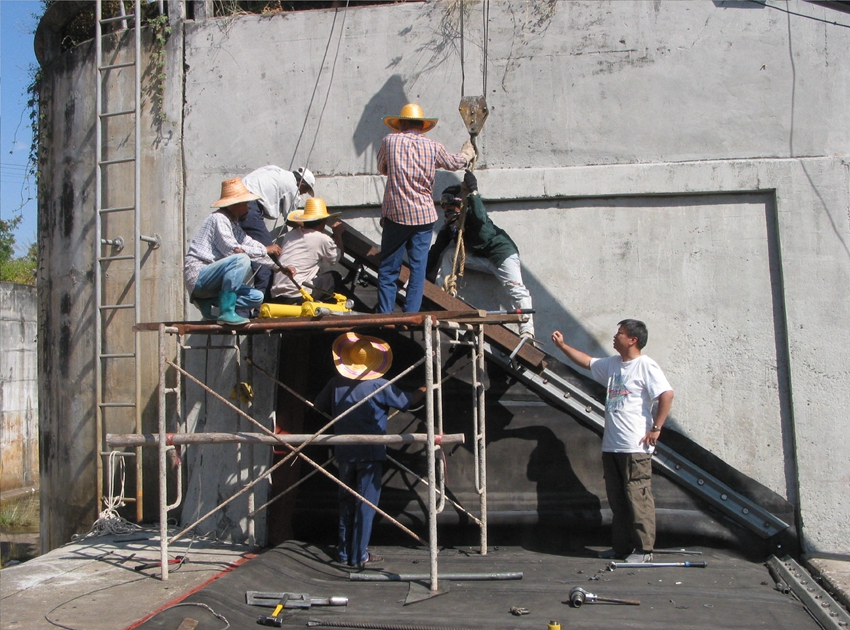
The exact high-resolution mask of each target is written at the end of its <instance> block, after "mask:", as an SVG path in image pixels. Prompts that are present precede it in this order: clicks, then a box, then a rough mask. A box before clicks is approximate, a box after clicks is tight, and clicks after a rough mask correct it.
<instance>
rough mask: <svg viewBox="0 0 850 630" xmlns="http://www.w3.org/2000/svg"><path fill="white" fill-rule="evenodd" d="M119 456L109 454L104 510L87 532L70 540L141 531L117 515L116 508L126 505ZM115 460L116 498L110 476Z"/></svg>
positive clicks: (122, 470)
mask: <svg viewBox="0 0 850 630" xmlns="http://www.w3.org/2000/svg"><path fill="white" fill-rule="evenodd" d="M119 455H120V453H119V452H118V451H112V452H111V453H110V454H109V465H108V470H109V483H108V484H107V485H108V489H107V496H105V497H103V503H104V505H105V506H106V507H105V509H104V510H103V511H102V512H101V513H100V514H98V516H97V520H96V521H95V522H94V524H93V525H92V526H91V529H90V530H89V531H88V532H86V533H85V534H82V535H80V534H74V535H73V536H72V537H71V540H73V541H76V540H85V539H86V538H97V537H98V536H107V535H110V534H129V533H132V532H136V531H139V530H141V529H143V528H142V527H140V526H139V525H136V524H135V523H131V522H130V521H128V520H127V519H125V518H124V517H122V516H121V515H120V514H118V508H120V507H124V506H125V505H126V503H124V481H125V478H126V473H125V469H124V458H123V457H120V456H119ZM116 459H117V460H118V464H119V465H118V469H119V476H120V478H121V490H120V492H119V494H118V496H117V497H116V496H115V493H114V487H113V477H114V475H113V474H112V471H113V470H115V460H116Z"/></svg>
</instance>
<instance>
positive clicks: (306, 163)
mask: <svg viewBox="0 0 850 630" xmlns="http://www.w3.org/2000/svg"><path fill="white" fill-rule="evenodd" d="M349 2H350V0H346V2H345V12H344V13H343V14H342V25H341V26H340V29H339V39H338V40H337V46H336V54H335V55H334V61H333V65H332V66H331V78H330V81H328V91H327V92H326V93H325V102H324V104H323V105H322V111H321V112H320V113H319V121H318V122H317V123H316V133H315V134H314V135H313V143H312V144H311V145H310V150H309V151H308V152H307V159H306V160H305V161H304V168H308V167H309V165H310V157H312V155H313V149H314V148H315V146H316V140H317V139H318V137H319V129H320V128H321V126H322V117H323V116H324V114H325V109H326V108H327V106H328V99H329V98H330V95H331V87H332V86H333V80H334V74H336V62H337V60H338V59H339V49H340V47H341V46H342V35H343V33H344V32H345V18H346V17H347V16H348V11H347V9H348V5H349ZM338 13H339V8H337V9H336V10H335V11H334V19H333V22H332V23H331V32H330V33H329V34H328V43H327V44H326V45H325V53H324V55H323V56H322V63H321V65H320V66H319V73H318V74H317V75H316V83H315V84H314V85H313V93H312V94H311V95H310V102H309V103H308V104H307V113H306V114H304V123H303V124H302V125H301V133H300V134H299V135H298V140H297V141H296V143H295V148H294V149H293V150H292V158H291V159H290V160H289V170H290V171H292V167H293V166H294V165H295V156H296V155H297V153H298V147H299V146H301V139H302V138H303V137H304V132H305V130H306V129H307V122H308V121H309V120H310V110H312V109H313V101H314V100H315V98H316V92H318V90H319V81H320V79H321V78H322V69H323V68H324V67H325V60H326V59H327V58H328V51H329V50H330V49H331V41H332V39H333V34H334V31H335V30H336V18H337V15H338ZM299 185H300V180H299ZM280 220H281V217H280V216H278V217H277V218H276V219H275V220H274V224H273V225H272V231H274V230H276V229H277V227H278V223H279V222H280ZM283 220H284V221H286V217H283ZM284 234H285V231H281V233H280V234H278V236H277V238H275V239H274V244H276V245H277V244H278V241H279V240H280V239H281V238H283V236H284ZM259 271H260V270H259V268H258V269H257V270H256V271H255V272H254V273H253V274H251V277H250V278H249V279H248V280H249V281H251V282H253V280H254V278H255V277H256V276H257V273H259Z"/></svg>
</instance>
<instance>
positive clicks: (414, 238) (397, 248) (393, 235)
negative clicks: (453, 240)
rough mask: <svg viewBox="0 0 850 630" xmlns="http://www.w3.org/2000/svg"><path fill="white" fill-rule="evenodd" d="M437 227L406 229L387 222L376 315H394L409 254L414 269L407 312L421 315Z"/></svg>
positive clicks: (409, 261)
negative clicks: (400, 275) (430, 252)
mask: <svg viewBox="0 0 850 630" xmlns="http://www.w3.org/2000/svg"><path fill="white" fill-rule="evenodd" d="M433 226H434V224H433V223H428V224H426V225H402V224H400V223H394V222H393V221H390V220H389V219H384V231H383V233H382V234H381V264H380V265H379V267H378V306H377V307H376V309H375V312H376V313H392V312H393V308H394V307H395V296H396V293H397V292H398V288H397V287H396V280H398V274H399V272H400V271H401V263H402V261H403V260H404V254H405V252H407V264H408V266H409V267H410V279H409V280H408V281H407V297H406V298H405V300H404V312H405V313H418V312H419V308H420V307H421V306H422V292H423V291H424V290H425V267H426V265H427V263H428V248H429V247H430V246H431V228H432V227H433Z"/></svg>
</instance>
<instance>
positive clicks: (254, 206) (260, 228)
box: [239, 201, 274, 302]
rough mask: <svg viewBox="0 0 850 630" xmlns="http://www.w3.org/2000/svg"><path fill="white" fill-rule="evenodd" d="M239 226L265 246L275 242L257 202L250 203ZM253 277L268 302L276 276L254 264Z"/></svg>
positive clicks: (266, 268)
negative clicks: (273, 279)
mask: <svg viewBox="0 0 850 630" xmlns="http://www.w3.org/2000/svg"><path fill="white" fill-rule="evenodd" d="M239 226H240V227H241V228H242V229H243V230H244V231H245V234H247V235H248V236H250V237H251V238H253V239H254V240H255V241H259V242H260V243H262V244H263V245H266V246H268V245H271V244H272V243H273V242H274V239H273V238H272V235H271V232H269V230H268V228H266V222H265V221H264V220H263V212H262V210H260V205H259V204H258V203H257V202H256V201H249V202H248V214H247V215H245V218H244V219H242V220H241V221H240V222H239ZM251 275H253V276H254V288H255V289H257V290H258V291H262V292H263V295H264V296H265V297H264V301H265V302H268V299H269V297H270V294H269V291H270V290H271V288H272V278H273V276H274V274H273V273H272V270H271V269H269V268H268V267H263V266H262V265H259V264H257V263H255V262H252V263H251Z"/></svg>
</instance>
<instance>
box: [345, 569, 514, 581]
mask: <svg viewBox="0 0 850 630" xmlns="http://www.w3.org/2000/svg"><path fill="white" fill-rule="evenodd" d="M439 577H440V579H441V580H451V581H453V582H481V581H489V580H521V579H522V571H516V572H507V573H441V574H440V575H439ZM428 578H429V575H428V574H427V573H349V574H348V580H349V581H350V582H421V581H424V580H427V579H428Z"/></svg>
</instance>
